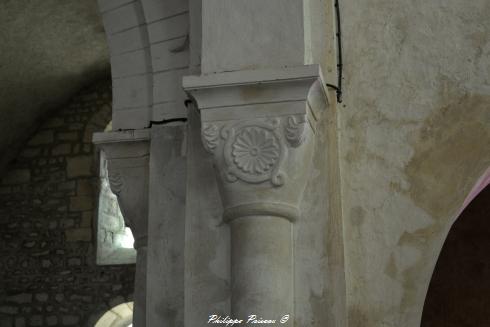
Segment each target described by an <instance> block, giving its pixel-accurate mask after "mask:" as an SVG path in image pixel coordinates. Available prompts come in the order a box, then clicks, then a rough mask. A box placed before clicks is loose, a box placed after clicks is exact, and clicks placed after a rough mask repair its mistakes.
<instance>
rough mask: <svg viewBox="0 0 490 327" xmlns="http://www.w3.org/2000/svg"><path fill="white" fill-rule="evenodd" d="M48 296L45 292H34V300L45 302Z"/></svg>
mask: <svg viewBox="0 0 490 327" xmlns="http://www.w3.org/2000/svg"><path fill="white" fill-rule="evenodd" d="M48 298H49V295H48V294H47V293H38V294H36V300H38V301H39V302H46V301H47V300H48Z"/></svg>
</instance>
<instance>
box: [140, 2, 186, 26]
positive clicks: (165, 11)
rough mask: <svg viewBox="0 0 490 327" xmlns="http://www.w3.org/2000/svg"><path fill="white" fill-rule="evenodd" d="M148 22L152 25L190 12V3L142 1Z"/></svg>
mask: <svg viewBox="0 0 490 327" xmlns="http://www.w3.org/2000/svg"><path fill="white" fill-rule="evenodd" d="M141 2H142V4H143V9H144V13H145V17H146V22H147V23H151V22H154V21H156V20H160V19H162V18H164V17H170V16H175V15H178V14H180V13H183V12H186V11H188V10H189V1H184V0H167V1H161V0H142V1H141Z"/></svg>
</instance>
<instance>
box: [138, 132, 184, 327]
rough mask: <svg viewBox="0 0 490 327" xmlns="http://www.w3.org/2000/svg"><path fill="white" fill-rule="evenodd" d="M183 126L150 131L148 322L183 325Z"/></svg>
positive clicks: (153, 326) (155, 326)
mask: <svg viewBox="0 0 490 327" xmlns="http://www.w3.org/2000/svg"><path fill="white" fill-rule="evenodd" d="M184 130H185V129H184V127H183V126H156V127H153V128H152V131H151V133H152V134H151V138H152V143H151V158H150V194H151V195H152V196H151V197H150V199H149V201H150V203H149V205H150V212H149V226H148V228H149V231H148V274H147V283H148V284H147V289H148V292H147V303H148V311H147V326H148V327H160V326H184V297H183V295H184V255H183V254H184V249H185V243H184V228H185V225H184V224H185V216H184V215H185V192H186V184H185V180H186V171H185V167H186V158H185V145H184Z"/></svg>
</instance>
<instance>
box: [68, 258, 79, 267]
mask: <svg viewBox="0 0 490 327" xmlns="http://www.w3.org/2000/svg"><path fill="white" fill-rule="evenodd" d="M81 264H82V260H81V259H80V258H70V259H68V266H80V265H81Z"/></svg>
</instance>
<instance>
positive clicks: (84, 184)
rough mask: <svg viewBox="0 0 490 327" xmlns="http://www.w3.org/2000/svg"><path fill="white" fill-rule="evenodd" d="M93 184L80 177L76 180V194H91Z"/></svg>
mask: <svg viewBox="0 0 490 327" xmlns="http://www.w3.org/2000/svg"><path fill="white" fill-rule="evenodd" d="M93 193H94V186H93V185H92V182H91V181H90V180H88V179H80V180H78V181H77V195H90V196H91V195H93Z"/></svg>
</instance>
